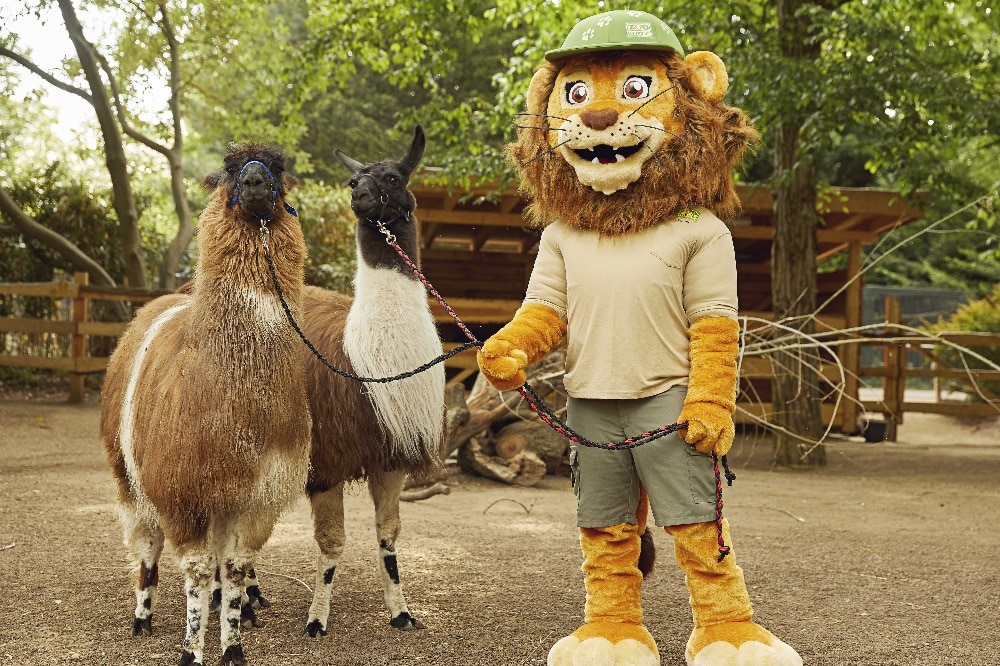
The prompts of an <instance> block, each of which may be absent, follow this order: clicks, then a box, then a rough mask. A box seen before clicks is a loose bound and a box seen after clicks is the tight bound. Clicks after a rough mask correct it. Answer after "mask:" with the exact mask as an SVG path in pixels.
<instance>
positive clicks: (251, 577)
mask: <svg viewBox="0 0 1000 666" xmlns="http://www.w3.org/2000/svg"><path fill="white" fill-rule="evenodd" d="M247 603H248V604H249V605H250V606H256V607H257V608H270V607H271V602H270V601H268V600H267V597H265V596H264V594H263V593H262V592H261V591H260V582H259V581H258V580H257V570H256V569H250V571H248V572H247Z"/></svg>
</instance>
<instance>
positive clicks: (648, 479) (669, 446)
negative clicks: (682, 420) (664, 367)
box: [566, 386, 715, 527]
mask: <svg viewBox="0 0 1000 666" xmlns="http://www.w3.org/2000/svg"><path fill="white" fill-rule="evenodd" d="M685 395H687V387H686V386H675V387H673V388H670V389H668V390H667V391H664V392H663V393H660V394H658V395H654V396H651V397H649V398H640V399H638V400H594V399H587V398H572V397H571V398H569V399H568V401H567V405H566V413H567V418H566V423H567V424H568V425H569V426H570V427H571V428H573V430H575V431H576V432H578V433H579V434H581V435H583V436H584V437H586V438H587V439H589V440H591V441H594V442H601V443H607V442H620V441H622V440H624V439H626V438H628V437H635V436H638V435H642V434H643V433H646V432H649V431H651V430H655V429H657V428H659V427H661V426H664V425H668V424H671V423H675V422H676V421H677V416H678V414H680V412H681V408H682V407H683V406H684V396H685ZM570 467H571V469H572V474H573V491H574V493H575V494H576V498H577V505H576V506H577V511H576V524H577V525H578V526H579V527H608V526H611V525H620V524H622V523H632V524H635V522H636V517H635V512H636V508H637V507H638V504H639V484H640V483H641V484H642V485H643V487H645V488H646V494H647V495H649V505H650V507H651V508H652V510H653V520H654V522H655V524H656V525H658V526H660V527H664V526H667V525H687V524H690V523H704V522H709V521H713V520H715V470H714V467H713V464H712V456H711V455H706V454H702V453H698V452H697V451H695V449H694V448H693V447H691V446H688V445H687V443H685V442H684V441H683V440H682V439H681V438H680V437H679V436H678V435H677V433H671V434H669V435H665V436H663V437H660V438H659V439H655V440H653V441H651V442H647V443H645V444H642V445H641V446H638V447H636V448H633V449H619V450H612V451H609V450H605V449H598V448H593V447H588V446H584V445H582V444H575V443H574V444H572V446H571V448H570Z"/></svg>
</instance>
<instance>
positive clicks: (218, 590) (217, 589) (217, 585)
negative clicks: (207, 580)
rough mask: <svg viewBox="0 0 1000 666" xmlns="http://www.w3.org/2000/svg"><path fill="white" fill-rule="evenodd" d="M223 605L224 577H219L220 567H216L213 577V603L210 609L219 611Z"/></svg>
mask: <svg viewBox="0 0 1000 666" xmlns="http://www.w3.org/2000/svg"><path fill="white" fill-rule="evenodd" d="M221 607H222V579H221V578H219V568H218V567H216V568H215V578H213V579H212V604H211V606H209V610H212V611H217V610H219V609H220V608H221Z"/></svg>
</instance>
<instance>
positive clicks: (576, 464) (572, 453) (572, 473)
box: [569, 446, 580, 499]
mask: <svg viewBox="0 0 1000 666" xmlns="http://www.w3.org/2000/svg"><path fill="white" fill-rule="evenodd" d="M569 481H570V483H571V484H573V494H574V495H576V497H577V499H579V498H580V454H579V453H578V452H577V450H576V447H575V446H574V447H570V450H569Z"/></svg>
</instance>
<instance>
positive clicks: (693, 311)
mask: <svg viewBox="0 0 1000 666" xmlns="http://www.w3.org/2000/svg"><path fill="white" fill-rule="evenodd" d="M545 57H546V60H547V62H546V63H545V64H543V65H542V66H541V67H540V68H539V69H538V70H537V71H536V73H535V75H534V77H533V78H532V80H531V84H530V86H529V88H528V95H527V113H526V114H524V116H525V117H526V118H527V119H528V122H525V123H522V127H521V129H520V130H519V133H518V139H517V141H516V142H515V143H513V144H511V145H510V146H508V152H509V155H510V156H511V158H512V159H513V160H514V161H515V162H516V163H517V165H518V166H519V167H520V175H521V178H522V188H523V190H524V191H525V193H526V194H527V195H528V197H529V198H530V207H529V214H530V215H531V216H532V217H533V219H534V221H535V222H537V223H538V224H540V225H545V228H544V230H543V232H542V235H541V240H540V243H539V250H538V257H537V259H536V260H535V265H534V268H533V271H532V274H531V278H530V280H529V284H528V289H527V293H526V296H525V299H524V302H523V304H522V306H521V307H520V308H519V309H518V311H517V313H516V314H515V316H514V318H513V320H512V321H511V322H510V323H508V324H507V325H505V326H504V327H503V328H502V329H500V330H499V331H498V332H497V333H496V334H495V335H493V336H492V337H490V338H489V339H488V340H487V341H486V343H485V344H484V345H483V347H482V349H481V350H480V352H479V366H480V369H481V370H482V372H483V374H484V375H485V376H486V377H487V379H488V380H489V381H490V383H492V384H493V385H494V386H495V387H496V388H498V389H500V390H510V389H514V388H517V387H520V386H521V385H522V384H523V383H524V381H525V367H526V366H528V365H529V364H531V363H534V362H536V361H538V360H540V359H541V358H542V357H543V356H545V355H546V354H547V353H548V352H549V351H551V350H552V349H553V348H554V347H555V346H556V345H558V344H559V343H560V342H562V340H563V338H565V339H566V374H565V387H566V393H567V394H568V396H569V397H568V400H567V423H568V425H569V426H570V427H571V428H572V430H573V431H574V432H576V433H579V434H580V435H582V436H583V437H584V438H586V439H587V440H590V441H591V442H621V441H623V440H625V439H627V438H630V437H636V436H640V435H642V434H643V433H648V432H650V431H653V430H656V429H657V428H658V427H660V426H663V425H664V424H668V423H674V422H677V423H679V424H682V425H684V426H685V427H684V428H683V429H681V430H680V431H679V432H678V433H676V434H670V435H668V436H664V437H659V438H657V439H655V440H653V441H649V442H647V443H645V444H643V445H642V446H638V447H635V448H620V449H617V450H616V449H613V448H611V449H609V448H602V447H593V446H584V445H581V444H574V445H573V446H572V450H571V454H570V463H571V468H572V476H573V487H574V492H575V494H576V497H577V525H578V527H579V528H580V543H581V547H582V550H583V558H584V562H583V572H584V577H585V587H586V592H587V596H586V603H585V608H584V624H583V626H581V627H580V628H579V629H577V630H576V631H574V632H573V633H572V634H571V635H569V636H566V637H564V638H562V639H560V640H559V641H558V642H556V643H555V645H553V647H552V648H551V650H550V652H549V656H548V663H549V664H550V665H562V664H566V665H569V664H574V665H576V666H588V665H592V666H611V665H625V664H628V665H630V666H634V665H645V664H658V663H659V652H658V650H657V647H656V641H655V640H654V639H653V636H652V635H651V634H650V632H649V631H648V630H647V629H646V627H645V626H644V625H643V611H642V602H641V588H642V580H643V576H644V574H645V573H646V572H647V571H648V569H649V568H650V565H648V564H646V565H643V564H641V563H640V553H641V552H642V551H643V550H646V552H647V554H648V550H649V548H650V547H651V546H652V538H651V537H650V535H649V534H648V532H647V530H646V518H647V515H648V513H649V512H650V510H652V514H653V519H654V521H655V523H656V525H658V526H661V527H663V528H664V529H665V530H666V532H667V533H668V534H670V535H671V536H672V537H673V541H674V548H675V552H676V556H677V562H678V563H679V564H680V566H681V568H682V569H683V570H684V573H685V578H686V582H687V587H688V590H689V591H690V603H691V607H692V610H693V615H694V630H693V632H692V633H691V636H690V638H689V639H688V642H687V648H686V653H685V656H686V659H687V663H688V664H697V665H699V666H701V665H720V664H737V663H738V664H744V665H749V664H755V665H764V664H767V665H774V666H793V665H800V664H801V663H802V660H801V658H800V657H799V655H798V654H797V653H796V652H795V650H793V649H792V648H791V647H789V646H788V645H786V644H785V643H783V642H782V641H780V640H779V639H778V638H776V637H775V636H774V635H773V634H771V633H770V632H769V631H767V629H765V628H763V627H762V626H760V625H759V624H757V623H755V622H753V621H752V619H751V617H752V614H753V611H752V609H751V605H750V599H749V595H748V593H747V588H746V583H745V582H744V578H743V572H742V570H741V569H740V568H739V567H738V566H737V565H736V563H735V561H734V560H735V556H734V555H733V553H732V550H731V548H732V546H731V540H730V534H729V526H728V523H727V522H726V521H725V520H723V519H722V518H721V515H716V508H717V499H716V483H717V482H716V471H715V470H716V469H717V468H716V467H715V461H714V460H713V454H714V456H716V457H721V456H723V455H725V454H726V452H727V451H728V450H729V448H730V446H731V445H732V442H733V437H734V427H733V417H732V415H733V410H734V409H735V395H736V385H737V384H736V383H737V364H736V362H737V357H738V354H739V326H738V323H737V319H736V314H737V303H736V260H735V253H734V250H733V242H732V237H731V235H730V232H729V230H728V228H727V227H726V225H725V224H724V223H723V222H722V221H721V219H720V218H732V217H733V216H734V215H735V214H736V213H737V212H738V211H739V206H740V203H739V199H738V198H737V195H736V190H735V188H734V185H733V178H732V170H733V167H734V165H735V164H737V162H738V161H739V160H740V159H741V158H742V156H743V153H744V151H745V149H746V147H747V145H748V143H750V142H751V141H754V140H755V139H756V138H757V136H758V135H757V132H756V131H755V130H754V128H753V126H752V125H751V123H750V121H749V119H748V118H747V116H746V115H745V114H744V113H743V112H742V111H740V110H739V109H735V108H732V107H729V106H726V105H724V104H723V103H722V98H723V96H724V95H725V93H726V89H727V87H728V78H727V74H726V69H725V66H724V65H723V63H722V61H721V60H720V59H719V57H718V56H716V55H715V54H713V53H710V52H707V51H700V52H697V53H691V54H690V55H687V56H685V55H684V51H683V49H682V48H681V45H680V43H679V41H678V40H677V37H676V36H675V35H674V33H673V32H672V31H671V29H670V28H669V27H667V25H666V24H665V23H664V22H663V21H661V20H660V19H659V18H657V17H655V16H652V15H650V14H647V13H645V12H638V11H629V10H619V11H610V12H605V13H602V14H598V15H596V16H591V17H589V18H587V19H584V20H583V21H581V22H580V23H578V24H577V25H576V26H575V27H574V28H573V30H572V31H571V32H570V33H569V35H568V36H567V37H566V40H565V42H564V43H563V45H562V47H561V48H559V49H556V50H553V51H549V52H548V53H546V54H545ZM524 125H527V127H524ZM644 535H645V538H644Z"/></svg>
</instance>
